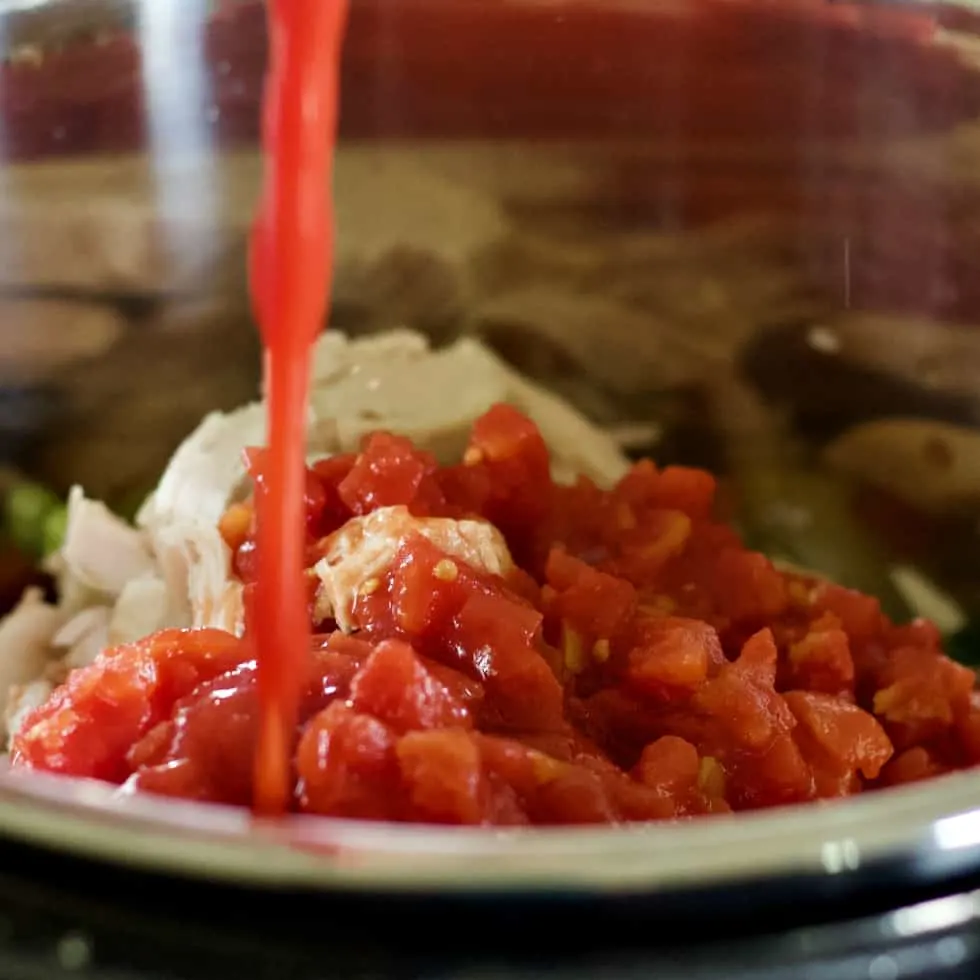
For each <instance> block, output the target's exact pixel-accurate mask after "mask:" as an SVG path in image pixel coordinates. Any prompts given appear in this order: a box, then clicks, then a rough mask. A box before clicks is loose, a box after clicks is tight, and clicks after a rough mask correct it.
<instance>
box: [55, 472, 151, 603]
mask: <svg viewBox="0 0 980 980" xmlns="http://www.w3.org/2000/svg"><path fill="white" fill-rule="evenodd" d="M61 561H62V563H63V565H64V567H65V569H66V570H67V572H68V574H70V575H71V576H72V577H73V578H75V579H77V580H78V582H80V583H81V584H82V585H83V586H85V587H87V588H89V589H91V590H93V591H95V592H99V593H104V594H105V595H109V596H117V595H119V593H120V592H122V590H123V587H124V586H125V585H126V583H127V582H129V581H131V580H132V579H134V578H139V577H140V576H141V575H146V574H148V573H149V572H152V570H153V556H152V555H151V554H150V550H149V548H148V547H147V543H146V540H145V538H144V536H143V535H142V534H140V533H139V531H136V530H135V529H133V528H132V527H130V526H129V525H128V524H127V523H126V522H125V521H124V520H122V519H121V518H119V517H116V515H115V514H113V513H112V512H111V511H110V510H109V508H108V507H106V505H105V504H103V503H101V502H100V501H98V500H89V499H87V498H86V496H85V494H84V492H83V491H82V488H81V487H72V490H71V493H70V494H69V495H68V525H67V528H66V530H65V540H64V544H63V545H62V548H61Z"/></svg>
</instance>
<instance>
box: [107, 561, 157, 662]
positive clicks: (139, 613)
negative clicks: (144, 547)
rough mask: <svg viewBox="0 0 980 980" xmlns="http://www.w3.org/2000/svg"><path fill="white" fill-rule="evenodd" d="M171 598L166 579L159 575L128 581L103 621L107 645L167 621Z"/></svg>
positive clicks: (128, 640) (143, 633) (151, 630)
mask: <svg viewBox="0 0 980 980" xmlns="http://www.w3.org/2000/svg"><path fill="white" fill-rule="evenodd" d="M169 608H170V599H169V596H168V594H167V583H166V582H165V581H164V580H163V579H162V578H161V577H160V576H158V575H144V576H143V577H142V578H136V579H133V581H132V582H127V583H126V587H125V588H124V589H123V590H122V592H120V593H119V598H118V599H117V600H116V604H115V606H114V607H113V609H112V612H111V614H110V616H109V618H108V622H107V624H106V632H107V642H108V644H109V646H116V645H117V644H119V643H132V642H133V641H134V640H139V639H141V638H142V637H144V636H149V635H150V634H151V633H156V632H157V631H158V630H161V629H163V628H164V626H165V625H167V612H168V610H169Z"/></svg>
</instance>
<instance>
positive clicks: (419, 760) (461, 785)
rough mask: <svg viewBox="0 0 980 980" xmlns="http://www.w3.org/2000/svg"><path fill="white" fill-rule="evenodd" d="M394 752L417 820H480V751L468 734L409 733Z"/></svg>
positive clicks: (482, 794) (482, 799) (482, 793)
mask: <svg viewBox="0 0 980 980" xmlns="http://www.w3.org/2000/svg"><path fill="white" fill-rule="evenodd" d="M395 751H396V754H397V756H398V766H399V769H400V770H401V776H402V781H403V782H404V784H405V787H406V790H407V793H408V799H409V806H410V815H411V817H412V818H413V819H415V820H421V821H423V822H426V823H454V824H476V823H481V822H482V820H483V813H484V804H485V796H486V789H485V786H484V779H483V770H482V764H481V761H480V752H479V749H478V748H477V747H476V744H475V743H474V742H473V740H472V738H470V736H469V735H468V734H467V733H466V732H464V731H460V730H458V729H457V730H448V731H430V732H410V733H409V734H408V735H405V736H404V737H403V738H401V739H400V740H399V742H398V745H397V747H396V749H395Z"/></svg>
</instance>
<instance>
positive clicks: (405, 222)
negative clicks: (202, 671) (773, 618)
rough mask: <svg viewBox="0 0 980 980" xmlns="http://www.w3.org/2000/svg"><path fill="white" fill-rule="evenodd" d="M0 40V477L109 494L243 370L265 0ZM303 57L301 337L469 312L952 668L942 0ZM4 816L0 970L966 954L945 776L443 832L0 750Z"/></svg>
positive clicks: (953, 365)
mask: <svg viewBox="0 0 980 980" xmlns="http://www.w3.org/2000/svg"><path fill="white" fill-rule="evenodd" d="M324 2H326V0H324ZM0 52H2V55H3V63H2V66H0V318H2V323H3V333H2V342H0V493H10V492H11V491H12V489H13V488H15V487H16V486H18V485H19V484H20V483H24V482H26V483H29V484H31V485H37V486H41V487H44V488H46V491H47V492H49V493H51V494H52V495H63V494H64V493H65V492H66V491H67V490H68V488H69V487H70V486H71V485H72V484H74V483H81V484H83V485H84V487H85V489H86V492H87V493H88V494H89V495H90V496H93V497H95V498H101V499H106V500H107V501H108V502H109V503H111V504H112V506H113V507H114V508H115V509H117V510H118V511H120V512H122V513H132V512H133V511H134V510H135V508H136V506H137V505H138V503H139V502H140V501H141V500H142V498H143V497H144V496H145V494H146V492H147V491H148V490H149V489H151V488H152V487H153V486H154V484H155V482H156V480H157V478H158V476H159V474H160V472H161V471H162V469H163V467H164V465H165V464H166V462H167V460H168V458H169V456H170V454H171V453H172V452H173V450H174V449H175V448H176V446H177V445H178V444H179V443H180V442H181V440H182V439H183V438H184V436H185V435H186V434H187V433H188V432H189V431H190V430H191V429H192V428H193V427H194V426H196V424H197V423H198V421H199V420H200V418H201V417H202V416H203V415H204V414H206V413H207V412H208V411H211V410H212V409H229V408H232V407H235V406H237V405H239V404H241V403H242V402H244V401H247V400H249V399H250V398H252V397H254V395H255V391H256V388H257V383H258V371H259V356H258V340H257V335H256V332H255V330H254V325H253V323H252V321H251V315H250V312H249V306H248V299H247V295H248V294H247V285H246V281H245V275H246V263H245V251H246V235H247V230H248V227H249V225H250V222H251V218H252V213H253V208H254V202H255V198H256V194H257V187H258V181H259V175H260V171H261V158H260V155H259V151H258V127H259V108H260V100H261V94H262V81H263V72H264V68H265V63H266V30H265V10H264V6H263V4H262V3H260V2H258V0H0ZM342 84H343V100H342V101H343V104H342V112H341V141H340V147H339V152H338V158H337V162H336V179H335V195H336V209H337V221H338V252H337V256H336V266H335V277H336V279H335V300H334V307H333V311H332V314H331V324H332V325H333V326H334V327H336V328H339V329H342V330H344V331H345V332H347V333H349V334H352V335H360V334H366V333H371V332H374V331H378V330H383V329H388V328H391V327H395V326H408V327H411V328H413V329H416V330H419V331H421V332H423V333H425V334H427V335H429V336H430V337H431V338H432V342H433V343H434V344H436V345H439V344H444V343H446V342H448V341H451V340H453V339H455V338H457V337H459V336H461V335H469V336H476V337H479V338H481V339H482V340H483V341H485V342H486V343H487V344H488V345H490V346H491V347H492V348H493V349H494V350H495V351H497V352H498V353H499V354H500V355H501V356H502V357H504V358H505V359H506V360H507V361H509V362H510V363H512V364H513V365H514V366H516V367H517V368H519V369H520V370H521V371H523V372H524V373H526V374H527V375H530V376H531V377H533V378H534V379H536V380H538V381H540V382H542V383H544V384H546V385H547V386H549V387H550V388H552V389H553V390H555V391H556V392H558V393H559V394H561V395H562V396H564V397H565V398H567V399H569V400H570V401H571V402H573V403H574V404H575V405H576V406H577V407H578V408H579V409H580V410H581V411H583V412H584V413H585V414H586V415H588V416H589V418H590V419H592V420H593V421H594V422H595V423H596V424H598V425H600V426H602V427H603V428H605V429H606V430H608V431H609V432H610V433H611V434H613V435H614V436H615V437H616V438H617V439H618V440H619V441H620V443H621V445H623V446H624V447H625V448H626V449H628V450H629V451H630V452H631V453H635V454H636V455H638V456H642V455H650V456H653V457H654V458H655V459H656V460H657V461H658V462H661V463H683V464H687V465H696V466H704V467H707V468H710V469H711V470H713V471H715V472H716V473H718V474H719V476H720V479H721V486H722V493H723V495H724V499H725V501H726V506H727V507H728V509H729V510H730V513H731V515H732V518H733V520H734V521H735V523H736V524H737V526H738V528H739V530H740V531H741V532H742V533H743V535H744V536H745V537H746V539H747V540H748V541H749V542H750V543H751V544H752V545H753V546H754V547H757V548H758V549H760V550H763V551H766V552H767V553H769V554H770V555H772V556H773V557H775V558H779V559H781V560H783V561H786V562H790V563H793V564H796V565H799V566H802V567H805V568H808V569H812V570H814V571H815V572H817V573H819V574H822V575H826V576H828V577H830V578H833V579H835V580H837V581H839V582H841V583H842V584H845V585H848V586H852V587H854V588H858V589H861V590H863V591H867V592H870V593H873V594H875V595H877V596H879V597H880V598H881V600H882V603H883V606H884V608H885V609H886V610H887V611H888V612H889V613H890V614H891V615H892V616H893V617H895V618H896V619H900V620H901V619H909V618H913V617H915V616H926V617H928V618H931V619H933V620H934V621H935V622H936V623H937V624H938V625H939V626H940V628H941V629H942V630H943V632H944V634H945V635H946V638H947V643H948V647H949V650H950V651H951V653H952V654H953V655H955V656H957V657H958V658H959V659H962V660H964V661H966V662H969V663H978V662H980V627H978V626H977V625H975V624H977V623H980V563H978V561H977V558H976V556H977V553H978V550H980V6H977V5H976V4H974V3H973V2H967V0H961V2H959V3H956V4H952V3H949V4H943V3H928V2H905V3H903V2H863V3H862V2H846V0H839V2H830V0H664V2H660V3H652V2H647V0H468V2H463V0H352V9H351V15H350V22H349V31H348V37H347V41H346V45H345V51H344V61H343V71H342ZM6 514H7V522H8V524H9V525H15V524H16V516H17V515H16V514H15V513H12V510H11V508H10V507H8V508H7V509H6ZM30 551H31V549H30V547H27V546H25V545H24V542H23V541H22V540H20V538H19V537H18V529H17V527H16V526H8V527H7V528H6V529H5V530H4V532H3V537H2V538H0V557H3V556H4V555H8V556H9V561H7V564H6V565H3V563H2V562H0V565H2V569H0V571H2V572H3V573H2V574H0V594H2V595H4V596H6V594H7V593H8V592H9V593H10V595H11V596H14V597H15V596H16V594H17V592H18V591H19V589H20V588H21V587H22V586H23V584H24V583H25V582H26V581H28V580H31V579H32V576H33V573H32V572H31V570H30V569H31V561H30V558H31V557H32V556H31V555H30V554H29V552H30ZM5 560H6V559H5ZM8 565H9V568H10V571H9V573H8V572H7V571H5V570H3V569H6V568H7V566H8ZM0 841H2V843H0V976H3V977H11V978H14V977H16V978H30V977H44V978H48V977H51V978H53V977H61V976H69V975H71V976H85V977H93V978H99V980H102V978H105V980H109V978H110V977H111V978H119V980H121V978H141V977H160V978H163V977H168V978H181V980H183V978H185V977H186V978H188V980H190V978H197V977H202V978H203V977H211V978H216V977H223V976H229V977H231V976H245V977H256V978H258V977H264V976H269V977H276V978H286V977H296V978H297V980H299V978H306V977H310V978H312V977H320V976H323V977H327V976H329V977H338V978H339V977H343V978H347V977H350V978H354V977H358V978H365V980H366V978H368V977H371V978H375V977H377V978H388V977H404V978H419V980H422V978H425V980H429V978H431V980H436V978H440V980H441V978H445V980H476V978H487V980H490V978H497V977H511V976H522V977H530V976H542V977H554V978H555V980H565V978H569V980H570V978H573V977H574V978H579V977H581V978H585V977H594V976H602V977H608V978H610V980H613V978H619V977H627V976H629V977H633V976H639V975H641V974H647V975H650V974H656V975H657V976H659V977H664V978H668V977H705V978H707V977H712V978H714V977H725V978H729V980H734V978H745V980H749V978H752V980H755V978H760V980H761V978H777V977H794V978H797V977H798V978H813V980H818V978H823V977H833V978H834V980H845V978H850V977H855V978H856V977H862V978H864V977H866V978H869V980H899V978H906V977H943V978H947V977H948V978H954V977H956V978H959V977H970V976H975V975H977V973H978V971H980V776H977V775H975V774H971V773H966V774H962V775H958V776H953V777H944V778H943V779H940V780H938V781H936V782H935V783H930V784H928V785H925V786H921V787H915V786H913V787H910V788H907V789H903V790H897V791H889V792H887V793H883V794H872V795H871V796H869V797H868V798H863V799H860V800H858V801H856V802H852V803H846V804H833V805H827V806H826V807H824V806H815V807H807V808H804V809H803V810H800V811H790V810H787V811H766V812H763V813H760V814H753V815H751V816H746V817H744V818H743V817H741V816H740V817H738V818H735V819H732V820H725V819H721V820H719V821H711V822H710V826H708V825H705V826H693V825H692V826H685V827H670V828H666V827H660V828H657V827H654V828H640V829H636V830H612V831H610V830H604V831H601V832H598V831H581V832H578V831H568V832H565V831H561V832H558V831H554V832H553V831H547V832H545V831H542V832H534V833H531V834H529V835H527V836H521V835H509V836H508V835H498V834H494V835H491V834H489V833H485V832H481V834H478V835H477V836H475V837H474V836H473V835H472V834H470V835H467V834H457V833H455V832H450V831H439V832H437V831H432V830H427V829H421V830H420V829H419V828H407V829H406V828H400V829H398V830H397V831H395V830H387V829H384V828H382V829H381V830H378V829H376V828H375V829H365V828H363V827H357V826H356V825H342V824H341V823H336V824H332V823H330V822H328V821H321V822H312V823H311V822H310V821H303V820H300V819H294V820H290V821H287V822H286V823H284V824H282V825H274V826H265V825H253V824H252V823H251V822H250V820H249V818H248V817H247V816H246V815H244V814H241V813H237V812H235V811H229V812H225V811H223V810H221V808H204V809H201V808H198V807H195V806H194V805H190V804H176V803H172V802H159V801H149V802H148V801H146V800H133V799H119V798H118V797H116V796H114V795H113V794H111V793H110V792H108V791H107V790H102V789H101V788H99V787H92V786H83V785H74V784H62V783H57V782H56V783H53V784H52V783H50V781H47V780H45V779H43V778H40V777H39V779H38V782H37V784H36V785H26V786H25V785H24V784H23V783H22V782H14V781H12V780H11V779H10V777H9V775H7V774H5V773H0Z"/></svg>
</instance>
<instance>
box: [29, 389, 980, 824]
mask: <svg viewBox="0 0 980 980" xmlns="http://www.w3.org/2000/svg"><path fill="white" fill-rule="evenodd" d="M270 460H271V451H267V450H259V451H253V452H251V453H250V454H249V456H248V461H249V466H250V469H251V472H252V475H253V477H254V478H255V483H256V486H257V490H258V492H257V496H258V499H259V500H261V499H262V488H263V484H264V482H265V481H266V480H267V479H268V474H269V466H270ZM304 479H305V491H304V492H303V493H302V494H301V495H300V497H298V498H297V499H301V500H302V511H303V513H302V518H303V521H304V526H305V531H304V541H303V544H304V550H305V562H304V563H305V565H306V567H307V569H308V571H307V572H305V573H304V581H303V583H302V584H301V586H300V589H299V593H298V595H297V596H296V597H294V598H297V599H298V600H299V601H300V602H301V603H302V605H303V608H304V610H305V613H304V624H303V625H304V628H305V629H307V630H309V631H310V633H309V635H310V639H309V641H308V643H307V648H306V649H305V650H304V651H303V653H304V656H303V657H302V658H301V663H300V666H299V668H298V670H299V673H298V674H297V675H296V681H297V684H298V687H299V691H298V697H297V701H296V719H297V720H296V724H295V727H294V729H293V731H292V732H291V733H290V740H289V741H290V744H295V746H296V747H295V750H294V751H293V752H292V753H291V765H290V766H289V769H288V771H287V784H288V785H287V798H288V804H289V807H290V808H291V809H293V810H296V811H300V812H306V813H313V814H323V815H330V816H343V817H356V818H363V819H368V820H394V821H407V822H419V823H441V824H469V825H511V826H516V825H528V824H531V825H556V824H607V823H620V822H629V821H645V820H666V819H672V818H683V817H692V816H699V815H707V814H717V813H727V812H730V811H743V810H752V809H757V808H761V807H769V806H773V805H778V804H787V803H802V802H806V801H811V800H817V799H826V798H832V797H842V796H848V795H851V794H855V793H860V792H863V791H866V790H873V789H875V788H877V787H881V786H887V785H892V784H895V783H905V782H910V781H914V780H919V779H922V778H925V777H929V776H933V775H936V774H939V773H943V772H948V771H950V770H954V769H960V768H965V767H968V766H973V765H975V764H977V763H978V762H980V697H978V694H977V692H976V691H975V675H974V673H973V672H972V671H970V670H968V669H966V668H964V667H962V666H959V665H958V664H956V663H954V662H953V661H951V660H950V659H948V658H947V657H946V656H944V654H943V653H942V650H941V648H940V642H939V635H938V632H937V630H936V629H935V628H934V627H933V626H932V625H930V624H928V623H926V622H921V621H920V622H916V623H913V624H911V625H904V626H897V625H895V624H893V623H891V622H890V621H889V620H888V619H887V618H886V617H885V616H884V615H883V614H882V612H881V610H880V608H879V605H878V602H877V601H876V600H875V599H873V598H870V597H868V596H865V595H861V594H858V593H855V592H851V591H848V590H847V589H844V588H841V587H839V586H836V585H832V584H829V583H823V582H819V581H816V580H814V579H812V578H808V577H806V576H802V575H799V574H795V573H787V572H784V571H781V570H779V569H777V568H776V567H774V566H773V564H772V563H771V562H770V561H769V560H768V559H766V558H765V557H764V556H763V555H760V554H757V553H754V552H751V551H749V550H747V549H746V548H745V547H744V546H743V545H742V544H741V543H740V541H739V539H738V537H737V536H736V535H735V533H734V532H733V531H732V530H731V529H730V528H728V527H727V526H725V525H724V524H721V523H719V522H718V521H717V520H716V519H715V518H714V517H713V506H714V494H715V481H714V479H713V478H712V476H711V475H710V474H708V473H705V472H703V471H700V470H692V469H684V468H677V467H668V468H666V469H658V468H657V467H656V466H655V465H654V464H653V463H651V462H641V463H638V464H636V465H635V466H633V467H632V469H631V470H630V471H629V472H628V473H627V475H626V476H625V477H624V478H623V479H621V480H620V481H619V482H618V483H617V484H616V485H615V486H614V487H613V488H612V489H610V490H602V489H599V488H598V487H597V486H595V485H594V484H593V483H592V482H590V481H589V480H586V479H580V480H579V481H578V482H577V483H576V484H574V485H572V486H563V485H556V484H555V483H554V482H553V481H552V479H551V477H550V475H549V458H548V450H547V448H546V446H545V444H544V441H543V440H542V438H541V435H540V434H539V432H538V430H537V429H536V427H535V426H534V425H533V424H532V423H531V422H530V421H529V420H528V419H526V418H524V417H523V416H522V415H520V414H519V413H518V412H516V411H515V410H514V409H511V408H509V407H507V406H497V407H495V408H493V409H491V410H490V411H489V412H488V413H487V414H486V415H484V416H483V417H482V418H481V419H479V420H478V421H477V422H476V424H475V425H474V427H473V431H472V434H471V439H470V444H469V447H468V449H467V451H466V453H465V455H464V457H463V459H462V460H461V461H460V462H459V463H458V464H456V465H452V466H439V465H437V463H436V461H435V459H434V458H433V457H432V456H431V455H430V454H428V453H427V452H423V451H421V450H419V449H417V448H415V447H414V446H413V445H412V444H411V442H409V441H408V440H407V439H403V438H400V437H398V436H394V435H390V434H386V433H378V434H376V435H374V436H371V437H370V438H368V439H367V440H366V441H365V443H364V446H363V448H362V450H361V451H360V452H359V453H357V454H351V455H345V456H339V457H334V458H331V459H327V460H325V461H323V462H320V463H317V464H315V465H314V466H312V467H311V468H309V469H307V471H306V473H305V477H304ZM395 505H402V506H404V507H407V508H408V509H409V511H410V512H411V514H413V515H415V516H416V517H418V518H428V517H449V518H456V519H460V518H464V517H468V518H474V517H478V518H485V519H488V520H490V521H492V522H493V523H494V524H495V525H496V527H497V528H499V529H500V531H501V532H502V533H503V535H504V536H505V538H506V541H507V544H508V546H509V549H510V551H511V554H512V555H513V557H514V559H515V561H516V567H515V569H514V570H513V572H511V573H508V574H507V575H506V576H505V577H500V576H494V575H491V574H488V573H486V572H484V571H480V570H479V569H477V568H475V567H471V566H470V565H468V564H466V563H465V562H463V561H460V560H459V559H458V558H451V557H449V556H448V555H447V554H446V553H444V552H442V551H440V550H439V549H438V548H437V547H435V546H434V545H433V544H432V543H431V542H430V541H429V540H427V539H426V538H423V537H422V536H411V535H409V536H408V537H406V538H405V539H404V540H402V543H401V546H400V547H399V549H398V550H397V553H396V554H395V556H394V559H393V560H392V561H391V563H390V565H388V566H386V568H385V570H384V572H383V574H381V575H379V576H378V578H377V580H376V581H375V582H373V583H372V587H371V588H370V589H367V588H364V589H362V590H360V592H359V593H358V596H357V599H356V601H355V603H354V612H355V613H356V618H357V621H358V623H359V625H360V629H359V630H358V632H356V633H355V634H353V635H344V634H342V633H341V632H339V631H338V630H336V628H335V623H334V622H333V621H332V620H329V619H328V620H324V621H318V620H317V615H318V614H317V612H316V609H317V603H316V602H315V601H314V599H315V596H316V584H317V577H316V575H315V574H314V573H313V572H312V571H311V569H312V566H313V565H314V564H315V563H316V562H317V560H318V559H319V558H320V557H321V556H322V555H324V554H325V553H326V551H327V550H328V549H329V548H330V545H331V542H332V541H334V540H335V538H334V537H333V535H335V534H336V533H337V532H338V530H339V529H341V528H343V527H344V526H345V524H346V523H347V522H348V521H349V520H351V519H352V518H355V517H359V516H362V515H365V514H370V513H372V512H374V511H376V510H377V509H378V508H380V507H387V506H395ZM221 530H222V534H223V535H224V537H225V540H226V541H227V543H228V545H229V547H230V549H231V550H232V552H233V554H234V562H235V568H236V569H237V573H238V575H239V576H240V578H241V579H242V580H243V582H244V583H245V593H246V615H247V618H248V619H249V620H250V621H252V620H254V617H256V616H258V615H261V606H260V603H261V601H262V595H263V593H262V592H261V591H260V589H259V584H260V583H261V580H262V579H261V577H262V574H263V573H264V568H263V566H262V565H261V564H260V563H257V562H256V560H255V540H256V537H255V533H256V526H255V512H254V501H249V502H246V503H244V504H237V505H235V506H234V507H232V508H231V509H230V510H229V511H228V512H227V513H226V514H225V516H224V518H223V520H222V522H221ZM259 554H260V556H261V549H260V551H259ZM260 699H261V671H260V670H258V669H257V667H256V663H255V660H254V658H253V656H252V653H251V647H250V645H249V643H248V642H246V641H244V640H240V639H237V638H235V637H233V636H230V635H228V634H225V633H221V632H217V631H187V632H181V631H168V632H165V633H161V634H158V635H156V636H154V637H150V638H149V639H147V640H144V641H141V642H139V643H136V644H133V645H131V646H127V647H120V648H117V649H113V650H108V651H106V652H105V653H103V654H102V655H101V656H99V658H98V659H97V660H96V661H95V663H93V664H92V665H91V666H89V667H85V668H83V669H81V670H78V671H76V672H74V673H73V674H72V675H71V676H70V678H69V680H68V681H67V683H66V684H65V685H64V686H63V687H62V688H60V689H59V690H58V691H56V692H55V694H54V695H53V696H52V697H51V699H50V700H49V701H48V702H47V703H46V704H44V705H43V706H41V707H40V708H38V709H37V710H35V711H34V712H33V714H32V715H31V716H30V717H29V718H28V719H27V721H26V723H25V724H24V726H23V727H22V729H21V731H20V732H19V734H18V735H17V736H16V737H15V739H14V743H13V750H12V752H13V764H14V765H15V766H20V767H32V768H36V769H44V770H49V771H53V772H59V773H66V774H71V775H76V776H89V777H94V778H97V779H102V780H107V781H109V782H112V783H117V784H118V783H124V782H127V781H128V782H129V785H130V786H131V787H133V788H135V789H137V790H143V791H147V792H152V793H158V794H165V795H169V796H176V797H183V798H189V799H195V800H203V801H213V802H219V803H228V804H240V805H243V806H247V805H249V803H250V802H251V801H252V799H253V794H254V791H255V779H254V770H253V765H252V760H253V757H254V756H253V753H254V751H255V747H256V745H257V741H258V739H259V734H260V717H261V711H260V705H261V700H260ZM294 740H295V741H294Z"/></svg>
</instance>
